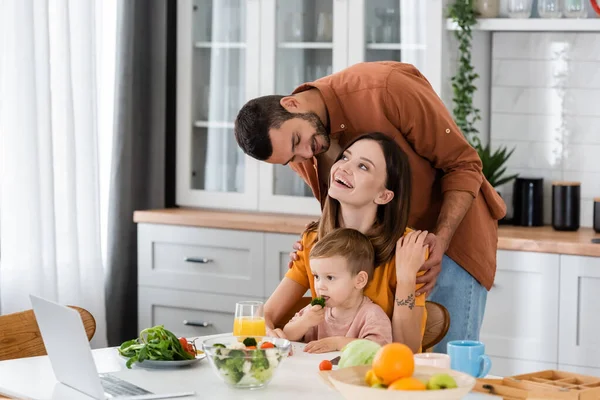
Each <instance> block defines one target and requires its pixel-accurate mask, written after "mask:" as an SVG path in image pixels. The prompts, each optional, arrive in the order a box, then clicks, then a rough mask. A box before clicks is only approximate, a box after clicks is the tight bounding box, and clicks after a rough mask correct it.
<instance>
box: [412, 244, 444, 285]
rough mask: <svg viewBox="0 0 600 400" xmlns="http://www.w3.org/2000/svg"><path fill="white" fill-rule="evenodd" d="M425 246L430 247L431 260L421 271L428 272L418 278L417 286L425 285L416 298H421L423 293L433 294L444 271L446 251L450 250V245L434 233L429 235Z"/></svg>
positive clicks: (428, 260) (426, 262) (429, 259)
mask: <svg viewBox="0 0 600 400" xmlns="http://www.w3.org/2000/svg"><path fill="white" fill-rule="evenodd" d="M425 244H426V245H427V246H429V258H428V259H427V261H425V263H424V264H423V266H422V267H421V269H419V271H426V272H425V274H424V275H422V276H418V277H417V284H419V283H424V284H425V285H424V286H423V287H421V288H420V289H419V290H418V291H417V293H415V295H416V296H420V295H421V294H423V293H431V291H432V290H433V287H434V286H435V282H436V280H437V277H438V275H439V274H440V272H441V271H442V257H444V254H445V253H446V250H448V243H447V242H446V241H445V240H443V239H441V238H440V237H438V236H436V235H435V234H433V233H429V234H428V235H427V237H426V238H425Z"/></svg>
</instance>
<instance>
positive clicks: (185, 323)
mask: <svg viewBox="0 0 600 400" xmlns="http://www.w3.org/2000/svg"><path fill="white" fill-rule="evenodd" d="M183 324H184V325H188V326H199V327H202V328H208V327H209V326H212V322H196V321H188V320H187V319H184V320H183Z"/></svg>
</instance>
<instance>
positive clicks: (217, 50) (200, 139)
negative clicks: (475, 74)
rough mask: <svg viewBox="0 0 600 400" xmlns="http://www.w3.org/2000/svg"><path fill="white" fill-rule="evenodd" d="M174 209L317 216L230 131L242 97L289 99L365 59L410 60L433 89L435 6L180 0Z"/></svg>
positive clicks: (282, 173) (350, 0)
mask: <svg viewBox="0 0 600 400" xmlns="http://www.w3.org/2000/svg"><path fill="white" fill-rule="evenodd" d="M177 6H178V7H177V154H176V163H177V182H176V187H177V188H176V202H177V204H178V205H179V206H192V207H208V208H221V209H223V208H224V209H239V210H255V211H270V212H286V213H295V214H305V215H319V214H320V206H319V203H318V202H317V201H316V200H315V199H314V197H313V194H312V192H311V190H310V188H308V186H307V185H306V184H305V183H304V181H303V180H302V179H301V178H299V177H298V176H297V175H296V174H295V173H294V172H293V171H292V170H291V169H290V168H289V167H286V166H281V165H271V164H267V163H264V162H258V161H256V160H254V159H252V158H250V157H248V156H246V155H244V154H243V152H242V151H241V150H240V149H239V147H238V146H237V143H236V141H235V138H234V135H233V123H234V120H235V116H236V115H237V111H238V110H239V109H240V107H241V106H242V105H243V104H244V103H245V102H246V101H247V100H249V99H251V98H254V97H257V96H260V95H267V94H280V95H285V94H289V93H290V92H291V91H292V90H293V89H294V88H295V87H296V86H298V85H300V84H301V83H303V82H310V81H313V80H316V79H318V78H321V77H323V76H326V75H328V74H330V73H332V72H337V71H340V70H342V69H344V68H346V67H348V66H350V65H352V64H355V63H358V62H362V61H375V60H396V61H404V62H410V63H413V64H415V65H416V66H417V67H418V68H420V69H421V70H422V71H423V73H424V74H425V76H427V77H428V79H429V80H430V82H431V84H432V85H433V87H434V89H435V90H436V91H438V93H440V90H441V89H440V88H441V79H442V78H441V75H442V72H441V71H442V58H441V57H442V34H443V33H445V28H444V16H443V10H442V0H428V1H422V0H370V1H365V0H294V1H289V0H219V1H216V0H181V1H179V2H178V3H177Z"/></svg>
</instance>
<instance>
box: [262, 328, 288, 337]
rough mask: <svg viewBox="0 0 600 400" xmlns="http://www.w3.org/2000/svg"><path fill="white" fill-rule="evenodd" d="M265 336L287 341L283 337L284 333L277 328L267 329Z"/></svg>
mask: <svg viewBox="0 0 600 400" xmlns="http://www.w3.org/2000/svg"><path fill="white" fill-rule="evenodd" d="M267 336H269V337H275V338H282V339H287V336H286V335H285V333H283V331H282V330H281V329H279V328H277V329H270V328H267Z"/></svg>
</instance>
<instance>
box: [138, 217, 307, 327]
mask: <svg viewBox="0 0 600 400" xmlns="http://www.w3.org/2000/svg"><path fill="white" fill-rule="evenodd" d="M137 229H138V296H139V299H138V300H139V301H138V308H139V309H138V323H139V328H140V329H143V328H144V327H148V326H154V325H157V324H164V325H165V326H169V327H172V328H173V330H174V332H177V334H181V335H183V336H199V335H207V334H213V333H222V332H230V331H231V329H232V326H231V324H232V321H233V315H234V312H235V303H236V302H238V301H243V300H259V301H265V300H266V299H267V298H268V297H269V295H270V294H271V293H273V290H275V288H276V287H277V285H278V284H279V282H280V281H281V279H283V277H284V276H285V273H286V272H287V270H288V261H289V253H290V251H292V245H293V244H294V242H296V241H297V240H298V239H299V238H300V235H291V234H275V233H266V232H258V231H242V230H233V229H213V228H203V227H194V226H178V225H166V224H149V223H140V224H138V227H137ZM184 321H187V323H184Z"/></svg>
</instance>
